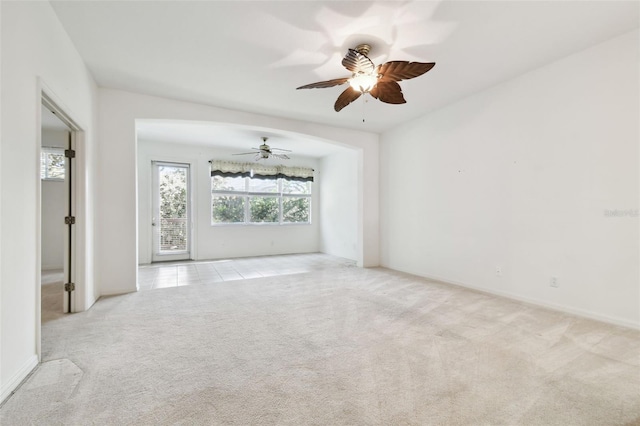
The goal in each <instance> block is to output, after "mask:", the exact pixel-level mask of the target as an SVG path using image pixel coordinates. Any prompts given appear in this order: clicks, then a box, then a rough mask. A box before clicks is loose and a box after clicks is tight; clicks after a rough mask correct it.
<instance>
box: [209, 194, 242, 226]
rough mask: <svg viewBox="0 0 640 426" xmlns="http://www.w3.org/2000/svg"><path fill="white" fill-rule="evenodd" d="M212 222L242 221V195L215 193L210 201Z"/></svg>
mask: <svg viewBox="0 0 640 426" xmlns="http://www.w3.org/2000/svg"><path fill="white" fill-rule="evenodd" d="M212 218H213V222H214V223H239V222H244V197H238V196H237V195H216V196H214V197H213V201H212Z"/></svg>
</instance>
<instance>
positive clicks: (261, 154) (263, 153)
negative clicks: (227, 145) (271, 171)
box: [233, 136, 291, 161]
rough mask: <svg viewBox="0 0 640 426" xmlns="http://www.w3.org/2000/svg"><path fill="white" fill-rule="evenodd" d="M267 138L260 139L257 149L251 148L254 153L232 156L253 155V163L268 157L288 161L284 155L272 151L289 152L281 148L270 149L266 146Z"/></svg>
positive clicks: (241, 153) (287, 157)
mask: <svg viewBox="0 0 640 426" xmlns="http://www.w3.org/2000/svg"><path fill="white" fill-rule="evenodd" d="M268 139H269V138H268V137H266V136H263V137H262V144H261V145H260V147H259V148H251V149H253V150H254V151H252V152H240V153H238V154H233V155H255V160H254V161H260V160H266V159H268V158H270V157H273V158H277V159H279V160H289V156H288V155H286V154H280V153H277V152H273V151H282V152H291V150H290V149H282V148H271V147H270V146H269V145H267V140H268Z"/></svg>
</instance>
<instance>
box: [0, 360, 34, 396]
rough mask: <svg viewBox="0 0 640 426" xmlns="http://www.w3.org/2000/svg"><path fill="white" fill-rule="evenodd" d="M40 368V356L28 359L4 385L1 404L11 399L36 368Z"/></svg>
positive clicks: (1, 391) (0, 391)
mask: <svg viewBox="0 0 640 426" xmlns="http://www.w3.org/2000/svg"><path fill="white" fill-rule="evenodd" d="M37 366H38V356H37V355H32V356H31V357H29V359H27V361H26V362H25V363H24V364H23V365H22V367H20V368H19V369H18V371H16V373H15V374H14V375H13V377H11V378H10V379H9V380H8V381H7V383H4V384H3V385H2V389H1V390H0V403H2V402H4V400H5V399H7V398H8V397H9V395H11V394H12V393H13V392H14V391H15V390H16V389H17V388H18V386H20V384H21V383H22V381H23V380H24V379H26V378H27V377H28V376H29V374H31V372H32V371H33V369H34V368H36V367H37Z"/></svg>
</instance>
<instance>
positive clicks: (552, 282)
mask: <svg viewBox="0 0 640 426" xmlns="http://www.w3.org/2000/svg"><path fill="white" fill-rule="evenodd" d="M549 285H550V286H551V287H553V288H558V287H560V284H559V283H558V277H551V278H550V279H549Z"/></svg>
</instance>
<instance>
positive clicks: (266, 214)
mask: <svg viewBox="0 0 640 426" xmlns="http://www.w3.org/2000/svg"><path fill="white" fill-rule="evenodd" d="M279 207H280V206H279V203H278V198H277V197H251V201H250V205H249V208H250V210H251V217H250V219H249V220H250V221H251V222H253V223H258V222H259V223H262V222H276V223H277V222H278V210H279Z"/></svg>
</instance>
